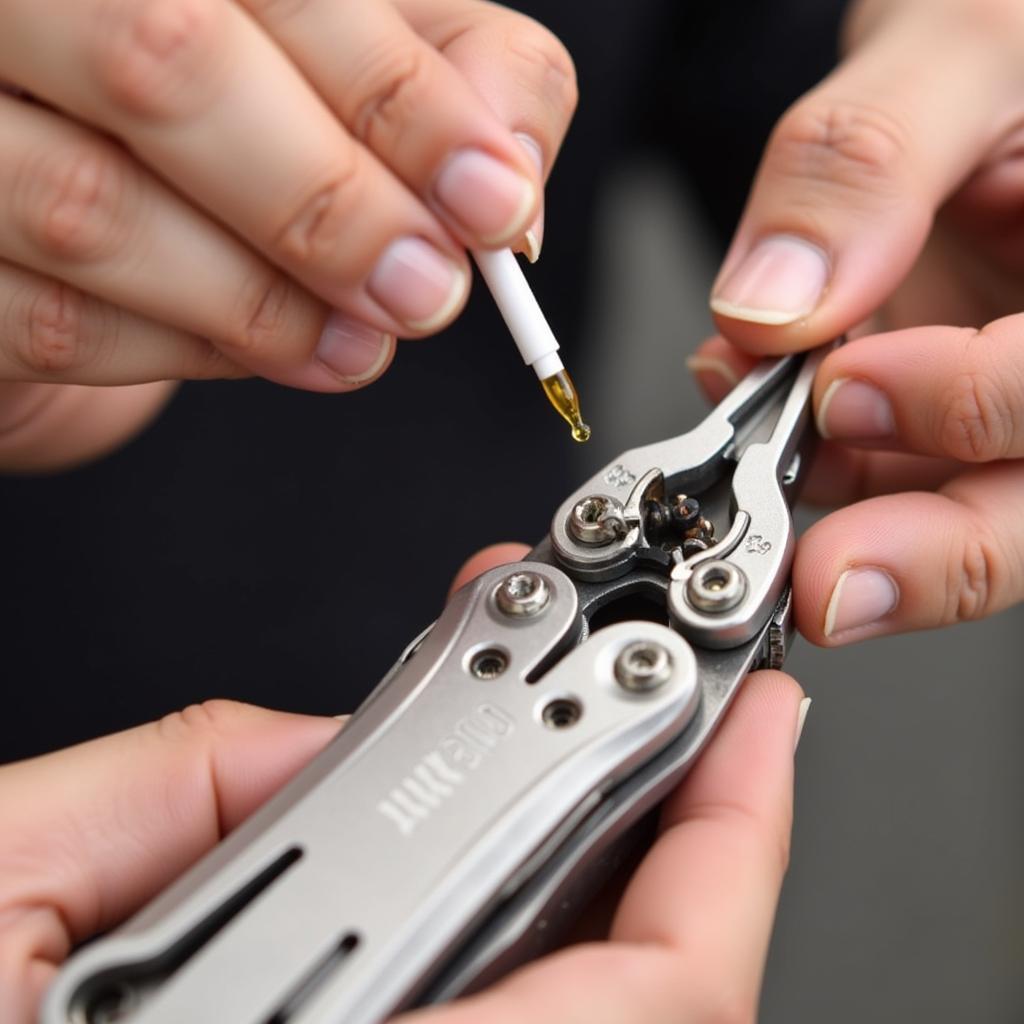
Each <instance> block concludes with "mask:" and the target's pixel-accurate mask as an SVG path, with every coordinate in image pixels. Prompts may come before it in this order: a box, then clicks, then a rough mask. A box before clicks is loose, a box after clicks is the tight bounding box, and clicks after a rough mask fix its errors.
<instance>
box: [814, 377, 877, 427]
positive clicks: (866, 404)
mask: <svg viewBox="0 0 1024 1024" xmlns="http://www.w3.org/2000/svg"><path fill="white" fill-rule="evenodd" d="M818 433H819V434H821V436H822V437H830V438H838V439H840V440H844V441H870V440H878V439H881V438H885V437H892V436H893V435H894V434H895V433H896V423H895V420H894V419H893V414H892V405H891V403H890V402H889V399H888V398H887V397H886V396H885V394H884V393H883V392H881V391H879V389H878V388H876V387H875V386H874V384H868V383H867V382H866V381H863V380H850V379H849V378H846V377H841V378H840V379H839V380H834V381H832V383H831V384H829V386H828V388H827V389H826V391H825V394H824V397H823V398H822V399H821V405H820V406H819V407H818Z"/></svg>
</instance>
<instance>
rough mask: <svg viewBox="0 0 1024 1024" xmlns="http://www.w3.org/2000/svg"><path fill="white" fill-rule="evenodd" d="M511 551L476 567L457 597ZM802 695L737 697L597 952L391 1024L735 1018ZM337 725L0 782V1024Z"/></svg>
mask: <svg viewBox="0 0 1024 1024" xmlns="http://www.w3.org/2000/svg"><path fill="white" fill-rule="evenodd" d="M525 550H526V549H525V548H524V547H522V546H521V545H499V546H497V547H495V548H490V549H488V550H487V551H484V552H481V553H480V554H479V555H477V556H475V557H474V558H473V559H471V560H470V562H468V563H467V565H466V566H465V567H464V568H463V569H462V571H461V572H460V573H459V575H458V576H457V578H456V585H461V584H462V583H464V582H466V581H468V580H469V579H471V578H472V577H473V576H474V575H475V574H477V573H479V572H482V571H484V570H486V569H487V568H490V567H491V566H493V565H497V564H501V563H502V562H504V561H507V560H510V559H514V558H518V557H519V556H520V555H521V554H522V553H524V552H525ZM801 696H802V695H801V692H800V688H799V687H798V686H797V685H796V683H794V682H793V680H792V679H790V678H789V677H788V676H786V675H783V674H782V673H780V672H759V673H755V675H753V676H751V678H750V679H749V680H748V681H747V682H746V684H745V685H744V687H743V689H742V691H741V693H740V695H739V696H738V697H737V699H736V702H735V704H734V705H733V707H732V709H731V710H730V712H729V714H728V716H727V718H726V720H725V722H724V724H723V725H722V727H721V729H720V731H719V733H718V735H717V737H716V738H715V740H714V741H713V743H712V744H711V746H710V747H709V749H708V750H707V751H706V752H705V754H704V755H703V757H702V758H701V760H700V762H699V763H698V765H697V766H696V768H695V769H694V771H693V772H692V773H691V774H690V776H689V777H688V778H687V780H686V781H685V783H684V784H683V785H682V786H681V787H680V788H679V790H678V791H677V792H676V793H675V794H674V795H673V796H671V797H670V798H669V799H668V801H667V802H666V804H665V807H664V811H663V816H662V828H661V835H660V837H659V838H658V840H657V841H656V843H655V845H654V846H653V847H652V849H651V851H650V853H649V854H648V855H647V857H646V859H645V860H644V861H643V863H642V864H641V866H640V868H639V869H638V871H637V872H636V873H635V875H634V876H633V878H632V879H631V880H630V882H629V884H628V886H627V887H626V889H625V892H624V894H623V895H622V897H621V900H620V901H619V903H618V906H617V908H616V909H615V912H614V916H613V918H612V921H611V925H610V930H609V932H608V933H607V941H589V942H586V943H580V944H576V945H573V946H570V947H568V948H566V949H565V950H563V951H561V952H559V953H556V954H555V955H553V956H551V957H548V958H546V959H544V960H541V961H538V962H536V963H534V964H532V965H529V966H527V967H525V968H524V969H522V970H520V971H518V972H516V973H515V974H513V975H511V976H510V977H509V978H508V979H506V980H505V981H503V982H502V983H501V984H499V985H498V986H496V987H495V988H493V989H490V990H488V991H485V992H483V993H481V994H479V995H476V996H474V997H472V998H470V999H467V1000H464V1001H460V1002H457V1003H455V1004H453V1005H451V1006H447V1007H442V1008H440V1009H433V1010H428V1011H424V1012H420V1013H415V1014H409V1015H404V1016H403V1017H402V1018H401V1019H402V1021H407V1022H409V1024H412V1022H413V1021H415V1020H425V1021H426V1020H429V1021H431V1022H433V1024H460V1022H462V1021H479V1020H487V1021H495V1022H502V1021H521V1020H524V1019H536V1020H538V1021H541V1022H546V1021H551V1022H552V1024H555V1022H559V1024H565V1022H571V1021H588V1022H598V1024H599V1022H603V1021H607V1022H609V1024H611V1022H621V1021H623V1020H643V1021H645V1022H651V1024H656V1022H662V1021H664V1022H666V1024H668V1022H674V1021H679V1020H686V1021H694V1022H700V1021H708V1022H712V1021H714V1022H718V1021H722V1020H730V1021H731V1020H753V1019H754V1015H755V1013H756V1006H757V997H758V991H759V988H760V983H761V974H762V971H763V965H764V958H765V954H766V951H767V946H768V939H769V936H770V934H771V925H772V920H773V917H774V913H775V905H776V902H777V900H778V894H779V888H780V886H781V884H782V877H783V874H784V873H785V869H786V864H787V859H788V849H789V833H790V823H791V816H792V789H793V751H794V747H795V743H796V739H797V729H798V726H797V721H798V716H799V708H800V699H801ZM339 727H340V725H339V722H338V721H336V720H334V719H320V718H310V717H306V716H300V715H288V714H282V713H279V712H272V711H265V710H263V709H260V708H255V707H252V706H249V705H243V704H235V703H230V702H226V701H211V702H207V703H205V704H203V705H198V706H193V707H189V708H186V709H185V710H184V711H182V712H178V713H175V714H172V715H168V716H167V717H166V718H164V719H162V720H161V721H159V722H154V723H151V724H149V725H144V726H141V727H139V728H136V729H131V730H129V731H127V732H123V733H119V734H117V735H114V736H108V737H105V738H103V739H99V740H94V741H92V742H89V743H85V744H82V745H80V746H77V747H73V748H71V749H68V750H64V751H60V752H58V753H55V754H49V755H46V756H45V757H40V758H35V759H33V760H30V761H24V762H19V763H15V764H12V765H7V766H5V767H2V768H0V820H2V822H3V825H4V827H3V828H2V829H0V1005H2V1006H3V1007H4V1009H5V1013H7V1014H8V1016H6V1017H5V1018H4V1019H5V1022H6V1021H8V1020H9V1021H10V1024H30V1022H31V1021H33V1020H34V1019H35V1011H36V1007H37V1006H38V1002H39V999H40V998H41V996H42V993H43V991H44V990H45V988H46V985H47V984H48V983H49V981H50V980H51V979H52V977H53V975H54V972H55V971H56V969H57V967H58V965H59V964H60V962H61V961H63V960H64V958H65V957H66V956H67V955H68V953H69V952H70V950H71V949H72V948H73V946H75V945H76V944H78V943H80V942H82V941H83V940H85V939H86V938H88V937H89V936H91V935H94V934H96V933H97V932H98V931H102V930H105V929H108V928H110V927H112V926H113V925H115V924H116V923H117V922H118V921H120V920H122V919H123V918H125V917H126V916H127V915H129V914H130V913H132V912H133V911H134V910H136V909H137V908H138V907H139V906H141V905H142V904H143V903H144V902H146V901H147V900H148V899H149V898H151V897H152V896H153V895H155V893H156V892H158V891H159V890H160V889H161V888H162V887H164V886H165V885H167V883H168V882H170V881H171V880H172V879H173V878H174V877H176V876H177V875H178V874H180V873H181V872H182V871H183V870H185V868H187V867H188V866H189V865H190V864H192V863H193V862H194V861H196V860H197V859H198V858H199V857H200V856H202V854H203V853H204V852H205V851H206V850H207V849H209V848H210V847H211V846H213V845H214V844H215V843H216V842H217V840H218V839H219V838H220V837H221V836H223V835H224V834H225V833H226V832H228V831H230V830H231V829H232V828H234V827H235V826H236V825H237V824H238V823H239V822H240V821H242V820H243V819H244V818H245V817H246V816H247V815H249V814H251V813H252V811H253V810H255V809H256V807H258V806H259V805H260V804H261V803H263V802H264V801H265V800H266V799H267V798H268V797H269V796H270V795H271V794H272V793H273V792H274V791H275V790H277V789H278V788H279V787H280V786H281V785H283V784H284V783H285V782H286V781H287V780H288V779H289V778H291V777H292V776H293V775H294V774H295V772H296V771H298V770H299V768H301V767H302V765H303V764H305V763H306V762H307V761H308V760H309V759H310V758H311V757H312V756H313V755H314V754H315V753H316V752H317V751H318V750H320V749H321V748H322V747H323V746H324V744H326V743H327V742H328V741H329V740H330V739H331V737H332V736H334V734H335V733H336V732H337V730H338V728H339ZM129 765H130V767H131V770H130V771H126V770H125V769H126V766H129Z"/></svg>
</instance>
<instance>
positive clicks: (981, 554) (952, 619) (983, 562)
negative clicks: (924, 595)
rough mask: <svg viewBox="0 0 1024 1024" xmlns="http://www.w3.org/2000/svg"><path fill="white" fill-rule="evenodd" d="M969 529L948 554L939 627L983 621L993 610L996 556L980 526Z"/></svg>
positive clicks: (997, 560) (992, 545) (991, 544)
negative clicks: (943, 608) (943, 609)
mask: <svg viewBox="0 0 1024 1024" xmlns="http://www.w3.org/2000/svg"><path fill="white" fill-rule="evenodd" d="M969 530H970V531H971V532H970V533H968V535H967V536H966V537H963V538H962V539H960V540H959V542H958V543H955V544H954V545H953V548H952V551H951V553H950V558H949V572H948V578H947V580H946V593H947V595H948V597H947V601H946V608H945V612H944V615H943V621H942V624H943V625H952V624H954V623H957V622H973V621H974V620H976V619H983V618H985V616H987V615H988V614H989V613H990V611H991V610H992V607H993V600H994V598H993V595H994V593H995V590H996V587H995V578H996V572H997V569H996V567H997V566H998V565H999V558H998V554H997V552H996V550H995V545H994V544H993V543H992V541H991V539H990V538H989V537H987V536H986V534H985V532H984V529H983V528H982V527H981V526H980V524H978V523H977V522H975V523H974V524H973V525H972V526H971V527H969Z"/></svg>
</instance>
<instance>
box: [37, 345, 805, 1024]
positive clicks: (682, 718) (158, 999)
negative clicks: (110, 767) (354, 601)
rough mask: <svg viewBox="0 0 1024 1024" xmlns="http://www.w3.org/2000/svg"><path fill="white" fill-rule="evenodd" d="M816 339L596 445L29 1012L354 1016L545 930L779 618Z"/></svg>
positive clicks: (759, 663)
mask: <svg viewBox="0 0 1024 1024" xmlns="http://www.w3.org/2000/svg"><path fill="white" fill-rule="evenodd" d="M823 355H824V350H818V351H815V352H812V353H810V354H808V355H806V356H790V357H786V358H781V359H771V360H765V361H763V362H762V363H760V364H759V365H758V366H757V367H756V368H755V369H754V370H753V371H752V372H751V373H750V374H749V375H748V376H747V377H746V378H745V379H744V380H743V381H741V382H740V384H739V385H738V386H737V387H736V388H734V389H733V391H732V392H731V393H730V394H729V395H728V396H727V397H726V398H725V400H724V401H723V402H722V403H721V404H720V405H719V406H718V407H717V408H715V409H714V410H713V411H712V412H711V413H710V414H709V415H708V416H707V417H706V419H704V421H703V422H702V423H701V424H700V425H699V426H697V427H696V428H695V429H693V430H691V431H689V432H688V433H685V434H682V435H680V436H679V437H676V438H674V439H672V440H667V441H660V442H657V443H654V444H650V445H647V446H645V447H641V448H635V449H633V450H631V451H628V452H626V453H625V454H623V455H621V456H620V457H619V458H617V459H616V460H615V461H613V462H612V463H611V464H610V465H608V466H607V467H606V468H604V469H602V470H601V471H600V472H599V473H597V474H596V475H595V476H594V477H592V478H591V479H590V480H589V481H587V483H586V484H584V486H583V487H581V488H580V489H579V490H578V491H576V492H575V493H574V494H572V495H571V496H570V497H568V498H567V499H566V500H565V501H564V503H563V504H562V505H561V507H560V508H559V509H558V511H557V512H556V513H555V516H554V520H553V522H552V525H551V531H550V535H549V536H548V537H547V538H546V539H545V540H544V541H542V542H541V543H540V544H539V545H538V546H537V547H536V548H535V549H534V550H533V551H532V552H531V553H530V554H529V555H528V556H527V557H526V558H525V559H524V560H523V561H522V562H519V563H517V564H514V565H504V566H501V567H499V568H495V569H492V570H490V571H489V572H486V573H484V574H483V575H482V576H480V577H478V578H477V579H476V580H474V581H473V582H471V583H469V584H467V585H466V586H464V587H463V588H462V589H461V590H460V591H459V592H458V593H456V594H455V595H454V597H453V598H452V599H451V601H450V603H449V604H448V606H447V608H445V610H444V611H443V612H442V614H441V616H440V618H439V619H438V620H437V622H436V623H434V625H433V626H431V627H430V628H429V629H428V630H426V631H425V632H424V633H423V634H422V635H421V636H420V637H418V638H417V639H416V640H415V641H414V642H413V643H412V644H411V645H410V646H409V647H408V648H407V649H406V650H405V652H404V653H403V654H402V656H401V658H400V659H399V661H398V663H397V664H396V665H395V666H394V668H393V669H392V670H391V671H390V672H389V673H388V675H387V676H386V677H385V679H384V680H383V681H382V682H381V683H380V684H379V685H378V687H377V688H376V689H375V690H374V692H373V693H372V694H371V695H370V697H369V698H368V700H367V701H366V702H365V703H364V704H363V706H362V707H361V708H360V709H359V711H358V712H357V713H356V714H355V715H354V716H353V718H352V719H351V720H350V721H349V723H348V725H347V726H346V727H345V728H344V730H343V731H342V732H341V733H340V734H339V735H338V737H337V738H336V739H335V740H334V741H333V742H332V743H331V744H330V745H329V746H328V747H327V748H326V749H325V750H324V751H323V753H321V754H320V755H319V756H318V757H317V758H316V759H315V760H314V761H313V762H312V763H311V764H310V765H309V766H308V767H307V768H306V769H305V770H304V771H303V772H301V773H300V774H299V775H298V776H297V777H296V778H295V779H294V780H293V781H292V782H291V783H290V784H289V785H287V786H286V787H285V788H284V789H283V790H282V791H281V792H279V793H278V794H277V795H276V796H275V797H274V798H272V799H271V800H270V801H269V802H268V803H267V804H266V805H264V806H263V807H262V808H261V809H260V810H259V811H258V812H257V813H256V814H254V815H253V816H252V818H250V819H249V820H248V821H247V822H245V823H244V824H243V825H242V826H240V827H239V828H238V829H236V830H235V831H234V832H232V833H231V834H230V835H229V836H228V837H227V838H226V839H225V840H224V841H223V842H222V843H221V844H220V845H219V846H218V847H217V848H216V849H214V850H213V851H212V852H211V853H210V854H209V855H208V856H207V857H206V858H205V859H203V860H202V861H200V862H199V863H198V864H197V865H196V866H194V867H193V868H192V869H191V870H190V871H188V872H187V873H186V874H185V875H184V876H183V877H181V878H180V879H179V880H178V881H177V882H175V883H174V884H173V885H172V886H171V887H170V888H168V889H167V890H166V891H165V892H164V893H163V894H162V895H160V896H159V897H158V898H157V899H156V900H155V901H153V902H152V903H151V904H150V905H149V906H148V907H146V908H145V909H143V910H142V911H141V912H140V913H138V914H137V915H136V916H135V917H134V918H133V919H131V920H130V921H128V922H127V923H126V924H125V925H123V926H122V927H121V928H119V929H118V930H117V931H115V932H113V933H111V934H110V935H108V936H105V937H103V938H101V939H99V940H97V941H94V942H93V943H91V944H89V945H88V946H86V947H85V948H84V949H82V950H80V951H79V952H78V953H77V954H76V955H75V956H73V957H72V958H71V960H70V961H69V962H68V964H67V965H66V966H65V968H64V969H63V970H62V971H61V972H60V974H59V975H58V977H57V979H56V981H55V983H54V984H53V986H52V988H51V990H50V992H49V993H48V996H47V999H46V1002H45V1005H44V1009H43V1012H42V1022H43V1024H112V1022H115V1021H126V1022H130V1024H182V1022H186V1021H187V1022H189V1024H342V1022H344V1024H370V1022H376V1021H382V1020H384V1019H385V1018H387V1017H388V1016H389V1015H391V1014H393V1013H395V1012H397V1011H399V1010H402V1009H408V1008H412V1007H416V1006H420V1005H424V1004H428V1003H434V1002H439V1001H443V1000H447V999H450V998H453V997H454V996H456V995H458V994H460V993H463V992H467V991H472V990H475V989H478V988H480V987H482V986H483V985H485V984H487V983H489V982H490V981H492V980H494V979H495V978H497V977H500V976H501V975H502V974H504V973H507V972H508V971H509V970H511V969H512V968H513V967H515V966H516V965H518V964H521V963H523V962H524V961H526V960H529V959H531V958H533V957H535V956H537V955H539V954H540V953H542V952H544V951H545V950H547V949H549V948H551V947H552V946H553V945H554V944H557V943H558V941H559V939H560V938H563V937H564V935H565V934H566V929H567V927H568V926H569V925H570V924H571V923H572V922H573V921H575V919H576V918H577V916H578V914H579V912H580V909H581V908H582V907H584V906H585V905H586V904H587V903H588V901H589V900H590V899H591V898H592V897H593V895H594V894H595V893H596V892H597V891H598V890H600V888H601V887H602V885H603V884H604V882H605V881H606V880H607V879H608V878H609V877H610V876H611V874H612V873H613V872H615V871H616V870H617V869H620V868H621V866H622V865H623V864H624V863H626V862H628V858H629V857H630V856H631V855H632V851H635V850H636V848H637V847H638V844H639V845H640V846H642V844H643V843H644V842H649V841H650V840H649V836H650V832H649V830H648V829H646V828H645V823H648V822H650V820H651V818H652V812H653V811H654V809H655V808H656V807H657V805H658V803H659V802H660V801H661V800H662V799H663V798H664V797H665V796H666V795H667V794H668V793H669V792H670V791H671V790H672V789H673V788H674V787H676V786H677V785H678V783H679V782H680V780H681V779H682V777H683V776H684V775H685V773H686V772H687V771H688V769H689V768H690V767H691V766H692V765H693V763H694V761H695V759H696V758H697V757H698V755H699V754H700V752H701V750H702V749H703V748H704V746H705V744H706V743H707V742H708V740H709V739H710V737H711V736H712V734H713V732H714V730H715V728H716V726H717V725H718V723H719V722H720V721H721V719H722V717H723V715H724V714H725V712H726V710H727V708H728V706H729V704H730V702H731V700H732V698H733V697H734V695H735V694H736V692H737V690H738V688H739V687H740V685H741V684H742V682H743V679H744V677H745V676H746V675H747V674H748V673H749V672H750V671H751V670H752V669H756V668H759V667H764V666H771V667H776V666H779V665H781V663H782V661H783V658H784V657H785V654H786V647H787V644H788V642H789V639H790V635H791V634H790V591H789V572H790V567H791V563H792V558H793V549H794V530H793V523H792V518H791V514H790V507H791V504H792V502H793V500H794V495H795V493H796V491H797V489H798V487H799V484H800V481H801V478H802V477H803V476H804V474H805V470H806V469H807V466H808V462H809V459H810V451H809V446H810V445H811V444H812V443H813V433H814V432H813V426H812V417H811V386H812V381H813V378H814V373H815V370H816V368H817V366H818V365H819V363H820V361H821V359H822V357H823Z"/></svg>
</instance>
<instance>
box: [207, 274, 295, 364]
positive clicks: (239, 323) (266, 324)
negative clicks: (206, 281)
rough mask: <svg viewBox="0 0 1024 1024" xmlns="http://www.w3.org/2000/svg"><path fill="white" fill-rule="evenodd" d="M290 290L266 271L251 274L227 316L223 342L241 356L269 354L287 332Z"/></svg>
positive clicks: (284, 279) (282, 278) (286, 281)
mask: <svg viewBox="0 0 1024 1024" xmlns="http://www.w3.org/2000/svg"><path fill="white" fill-rule="evenodd" d="M292 288H293V286H292V283H291V281H290V280H289V279H288V278H287V277H285V276H284V275H283V274H280V273H277V272H276V271H274V270H271V269H269V268H268V269H267V270H265V271H263V272H260V273H257V274H254V275H253V276H252V277H251V278H250V279H249V281H248V282H247V283H246V286H245V287H244V288H243V289H242V291H241V293H240V295H239V297H238V301H237V302H236V303H235V305H234V307H233V309H232V310H231V312H230V314H229V319H228V323H227V326H226V329H225V332H224V338H223V340H224V342H225V343H226V344H228V345H229V346H230V347H231V348H232V349H233V350H234V351H235V352H237V353H239V354H241V355H243V356H244V355H246V354H249V355H257V356H258V355H262V354H264V353H266V352H267V351H268V350H272V348H273V347H274V345H275V343H278V342H280V340H281V338H282V336H283V335H284V333H285V332H286V331H287V330H288V329H289V320H290V317H289V312H290V310H291V306H292V301H291V300H292Z"/></svg>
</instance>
